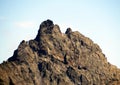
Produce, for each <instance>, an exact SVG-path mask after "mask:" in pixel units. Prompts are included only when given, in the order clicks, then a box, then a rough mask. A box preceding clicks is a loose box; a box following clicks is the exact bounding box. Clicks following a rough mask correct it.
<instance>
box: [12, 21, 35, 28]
mask: <svg viewBox="0 0 120 85" xmlns="http://www.w3.org/2000/svg"><path fill="white" fill-rule="evenodd" d="M14 25H15V26H17V27H21V28H29V27H34V26H35V22H32V21H21V22H15V23H14Z"/></svg>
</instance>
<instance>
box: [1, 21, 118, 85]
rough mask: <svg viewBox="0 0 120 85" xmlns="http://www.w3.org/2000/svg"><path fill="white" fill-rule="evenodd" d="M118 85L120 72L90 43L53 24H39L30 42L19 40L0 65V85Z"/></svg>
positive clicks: (97, 47)
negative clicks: (62, 31) (63, 31)
mask: <svg viewBox="0 0 120 85" xmlns="http://www.w3.org/2000/svg"><path fill="white" fill-rule="evenodd" d="M113 84H115V85H119V84H120V70H119V69H118V68H117V67H116V66H113V65H111V64H110V63H109V62H108V61H107V59H106V57H105V55H104V54H103V53H102V50H101V49H100V47H99V46H98V45H97V44H95V43H94V42H93V41H92V40H91V39H89V38H88V37H85V36H84V35H82V34H80V33H79V32H78V31H76V32H74V31H72V29H71V28H68V29H67V30H66V32H65V33H61V31H60V27H59V26H58V25H54V23H53V21H51V20H49V19H48V20H46V21H43V22H42V23H41V24H40V28H39V30H38V34H37V36H36V37H35V39H33V40H29V41H25V40H23V41H22V42H21V43H20V45H19V46H18V48H17V49H16V50H15V51H14V54H13V56H12V57H10V58H9V59H8V60H7V61H6V62H4V63H2V64H0V85H113Z"/></svg>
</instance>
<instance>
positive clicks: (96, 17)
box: [0, 0, 120, 68]
mask: <svg viewBox="0 0 120 85" xmlns="http://www.w3.org/2000/svg"><path fill="white" fill-rule="evenodd" d="M47 19H51V20H53V22H54V23H55V24H58V25H59V26H60V28H61V31H62V32H65V30H66V29H67V28H68V27H70V28H72V30H73V31H79V32H80V33H82V34H83V35H85V36H87V37H89V38H90V39H92V40H93V41H94V43H97V44H98V45H99V46H100V48H101V49H102V52H103V53H104V54H105V56H106V57H107V60H108V61H109V62H110V63H111V64H113V65H116V66H117V67H119V68H120V63H119V61H120V54H119V53H120V50H119V49H120V39H119V36H120V1H119V0H60V1H57V0H0V63H2V62H3V61H6V60H7V59H8V58H9V57H11V56H12V55H13V52H14V50H15V49H17V47H18V45H19V44H20V42H21V41H22V40H26V41H28V40H30V39H34V38H35V36H36V35H37V31H38V29H39V25H40V23H41V22H42V21H44V20H47Z"/></svg>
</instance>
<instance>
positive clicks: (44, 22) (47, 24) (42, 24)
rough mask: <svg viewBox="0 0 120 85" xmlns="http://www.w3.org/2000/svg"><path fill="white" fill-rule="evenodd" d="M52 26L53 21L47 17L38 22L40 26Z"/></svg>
mask: <svg viewBox="0 0 120 85" xmlns="http://www.w3.org/2000/svg"><path fill="white" fill-rule="evenodd" d="M53 26H54V23H53V21H52V20H50V19H47V20H46V21H43V22H42V23H41V24H40V28H44V27H46V28H53Z"/></svg>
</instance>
